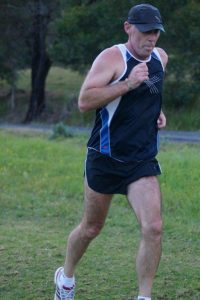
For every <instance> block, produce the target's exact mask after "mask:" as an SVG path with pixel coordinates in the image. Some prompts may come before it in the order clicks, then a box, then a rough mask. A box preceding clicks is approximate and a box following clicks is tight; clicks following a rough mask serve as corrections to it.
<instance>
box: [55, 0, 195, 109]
mask: <svg viewBox="0 0 200 300" xmlns="http://www.w3.org/2000/svg"><path fill="white" fill-rule="evenodd" d="M74 2H75V3H74V4H71V6H70V7H67V9H66V10H65V11H64V13H63V14H62V17H61V18H59V20H58V21H57V23H56V27H57V39H56V41H55V44H54V48H53V57H54V59H55V60H56V58H57V61H58V62H60V63H62V64H64V65H66V66H70V67H72V68H73V69H78V70H79V71H82V70H85V69H87V68H88V65H90V64H91V62H92V61H93V60H94V58H95V57H96V55H98V53H99V52H100V51H102V50H103V49H104V48H106V47H109V46H111V45H113V44H115V43H119V42H123V41H125V40H126V35H125V34H124V30H123V22H124V21H125V20H126V17H127V11H128V9H129V8H130V7H131V6H132V5H134V4H136V3H137V4H139V3H143V1H128V2H129V4H130V5H127V1H122V0H113V1H112V3H111V2H110V1H106V0H102V1H95V2H94V3H92V4H89V1H74ZM80 3H81V4H80ZM151 3H152V4H153V5H155V6H157V7H158V8H159V9H160V10H161V13H162V15H163V18H164V22H165V28H166V34H162V35H161V39H160V40H159V44H158V46H161V47H163V48H164V49H166V51H167V52H168V53H169V64H168V68H167V76H166V87H165V90H164V95H165V102H166V103H167V105H168V104H169V105H172V106H173V107H180V106H187V104H191V103H193V104H195V102H198V100H199V94H200V93H199V89H200V82H199V80H200V76H199V73H200V71H199V59H200V56H199V48H200V31H199V21H198V18H199V15H200V3H199V1H198V0H196V1H195V0H169V1H167V2H166V1H161V0H159V1H158V0H152V1H151ZM194 55H195V59H194V58H193V57H194ZM168 74H170V76H168ZM172 95H173V96H172Z"/></svg>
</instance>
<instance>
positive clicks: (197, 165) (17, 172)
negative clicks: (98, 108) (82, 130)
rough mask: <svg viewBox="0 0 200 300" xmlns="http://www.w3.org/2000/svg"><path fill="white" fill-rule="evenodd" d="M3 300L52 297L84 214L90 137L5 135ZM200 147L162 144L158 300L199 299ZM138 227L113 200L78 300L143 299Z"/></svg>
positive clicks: (84, 268)
mask: <svg viewBox="0 0 200 300" xmlns="http://www.w3.org/2000/svg"><path fill="white" fill-rule="evenodd" d="M0 143H1V145H2V146H1V151H0V207H1V215H0V237H1V241H0V255H1V264H0V268H1V271H0V287H1V291H0V299H2V300H18V299H20V300H23V299H24V300H36V299H40V300H44V299H45V300H49V299H53V293H54V285H53V274H54V271H55V269H56V268H57V267H58V266H60V265H62V264H63V260H64V256H65V244H66V236H67V234H68V233H69V232H70V230H71V229H72V228H73V227H74V226H75V225H76V224H77V223H78V222H79V220H80V218H81V215H82V209H83V196H82V194H83V176H82V174H83V165H84V157H85V143H86V137H84V136H76V137H74V138H70V139H58V140H49V137H48V136H47V135H38V134H37V135H36V134H30V133H18V134H16V133H12V132H8V131H3V130H1V131H0ZM199 151H200V146H199V145H187V144H170V143H166V144H161V152H160V154H159V161H160V163H161V166H162V170H163V175H162V176H160V184H161V189H162V194H163V214H164V235H163V256H162V260H161V264H160V267H159V270H158V274H157V277H156V280H155V284H154V290H153V298H152V299H153V300H172V299H173V300H174V299H180V300H181V299H185V300H186V299H187V300H199V299H200V269H199V266H200V222H199V220H200V205H199V204H200V188H199V178H200V157H199ZM138 240H139V231H138V225H137V223H136V220H135V218H134V215H133V213H132V212H131V210H130V208H129V206H128V204H127V201H126V199H125V198H124V197H121V196H115V198H114V199H113V203H112V207H111V209H110V213H109V216H108V218H107V222H106V225H105V228H104V229H103V231H102V233H101V235H100V236H99V237H98V238H97V239H96V240H95V241H94V242H93V243H92V245H91V246H90V247H89V249H88V251H87V253H86V255H85V256H84V257H83V259H82V261H81V262H80V264H79V266H78V268H77V272H76V279H77V292H76V296H77V297H76V299H77V300H108V299H109V300H115V299H116V300H128V299H133V296H136V294H137V282H136V276H135V272H134V260H135V256H136V253H137V245H138Z"/></svg>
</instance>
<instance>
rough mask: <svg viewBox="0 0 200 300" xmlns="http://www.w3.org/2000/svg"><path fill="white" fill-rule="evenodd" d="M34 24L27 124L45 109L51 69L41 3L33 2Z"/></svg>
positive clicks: (45, 21) (44, 14)
mask: <svg viewBox="0 0 200 300" xmlns="http://www.w3.org/2000/svg"><path fill="white" fill-rule="evenodd" d="M34 5H35V6H34V22H33V41H32V63H31V88H32V89H31V96H30V102H29V108H28V111H27V114H26V117H25V120H24V122H25V123H29V122H31V121H33V120H35V119H37V117H39V116H40V114H41V113H42V112H43V111H44V108H45V83H46V78H47V75H48V72H49V69H50V67H51V60H50V58H49V55H48V53H47V52H46V43H45V39H46V33H47V24H48V16H49V15H48V13H49V11H48V10H47V8H46V7H44V5H43V3H42V1H40V0H35V1H34Z"/></svg>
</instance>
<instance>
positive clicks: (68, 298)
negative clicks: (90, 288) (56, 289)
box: [60, 287, 74, 300]
mask: <svg viewBox="0 0 200 300" xmlns="http://www.w3.org/2000/svg"><path fill="white" fill-rule="evenodd" d="M60 296H61V300H72V299H74V287H72V288H71V289H65V288H61V289H60Z"/></svg>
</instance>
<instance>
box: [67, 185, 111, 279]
mask: <svg viewBox="0 0 200 300" xmlns="http://www.w3.org/2000/svg"><path fill="white" fill-rule="evenodd" d="M111 199H112V195H104V194H100V193H97V192H95V191H93V190H92V189H90V188H89V187H88V185H87V182H85V209H84V214H83V219H82V221H81V223H80V224H79V225H78V226H77V227H76V228H75V229H74V230H73V231H72V232H71V234H70V235H69V238H68V243H67V254H66V260H65V266H64V271H65V274H66V275H67V276H68V277H72V276H73V274H74V270H75V267H76V265H77V263H78V262H79V260H80V259H81V257H82V256H83V254H84V253H85V251H86V249H87V247H88V245H89V243H90V242H91V241H92V239H94V238H95V237H96V236H97V235H98V234H99V232H100V230H101V229H102V227H103V225H104V223H105V219H106V216H107V213H108V209H109V206H110V203H111Z"/></svg>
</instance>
